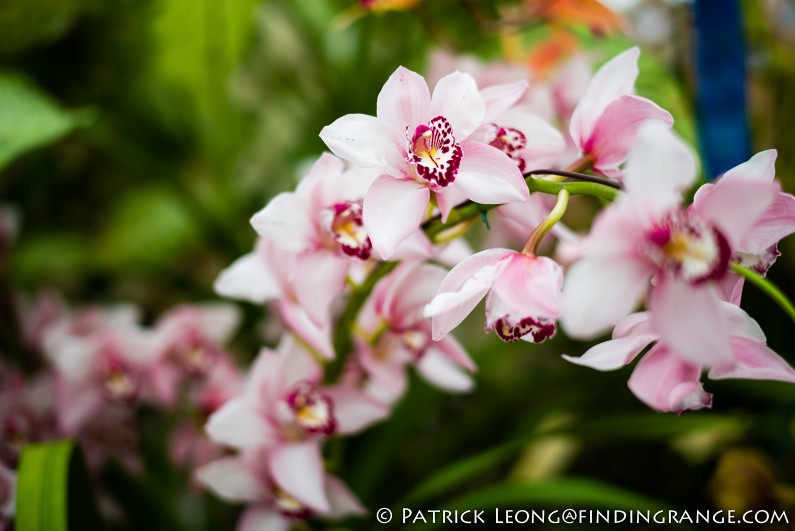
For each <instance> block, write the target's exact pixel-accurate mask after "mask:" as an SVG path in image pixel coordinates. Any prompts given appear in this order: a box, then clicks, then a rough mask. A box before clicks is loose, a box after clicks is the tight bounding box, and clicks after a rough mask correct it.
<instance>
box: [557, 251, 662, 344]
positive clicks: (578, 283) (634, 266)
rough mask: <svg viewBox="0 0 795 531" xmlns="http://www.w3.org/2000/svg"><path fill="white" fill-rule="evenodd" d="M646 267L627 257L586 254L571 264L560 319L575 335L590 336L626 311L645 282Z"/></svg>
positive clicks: (646, 282) (637, 299)
mask: <svg viewBox="0 0 795 531" xmlns="http://www.w3.org/2000/svg"><path fill="white" fill-rule="evenodd" d="M648 279H649V270H648V268H647V267H646V265H645V264H643V263H642V262H639V261H635V260H633V259H631V258H621V257H613V256H604V257H598V256H594V257H588V256H586V257H585V258H583V259H582V260H580V261H579V262H576V263H575V264H574V265H573V266H571V267H570V268H569V270H568V272H567V273H566V281H565V283H564V285H563V304H562V310H563V311H562V313H561V317H560V322H561V324H562V325H563V328H564V330H565V331H566V333H567V334H568V335H569V336H570V337H573V338H577V339H592V338H594V337H596V336H598V335H599V334H602V333H604V332H606V331H607V329H608V328H610V326H611V325H614V324H616V323H617V322H618V321H620V320H621V319H623V318H624V317H626V316H627V315H629V313H630V312H632V310H633V309H635V307H636V306H637V305H638V303H639V302H640V300H641V298H642V297H643V295H644V294H645V293H646V288H647V286H648Z"/></svg>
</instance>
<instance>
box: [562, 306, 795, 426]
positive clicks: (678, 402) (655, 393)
mask: <svg viewBox="0 0 795 531" xmlns="http://www.w3.org/2000/svg"><path fill="white" fill-rule="evenodd" d="M718 311H719V312H720V313H721V314H722V315H723V316H724V317H725V320H726V322H727V323H728V326H729V346H728V350H727V352H726V355H725V356H722V357H721V358H720V361H719V362H717V363H713V364H706V365H701V364H696V363H693V362H692V361H690V360H689V359H687V358H683V357H681V356H678V355H677V354H676V353H675V351H674V350H673V349H671V348H670V347H669V346H668V345H667V344H666V343H665V342H664V340H663V339H662V337H661V335H660V334H659V333H658V332H657V331H656V330H655V329H654V326H653V321H652V319H651V316H650V314H649V312H641V313H635V314H632V315H629V316H627V317H626V318H624V319H623V320H622V321H621V322H620V323H618V325H616V327H615V329H614V330H613V338H612V339H611V340H610V341H605V342H604V343H600V344H598V345H596V346H594V347H592V348H591V349H589V350H588V351H587V352H586V353H585V354H583V355H582V356H580V357H579V358H574V357H571V356H563V357H564V358H565V359H567V360H568V361H570V362H572V363H575V364H577V365H583V366H585V367H591V368H592V369H596V370H599V371H611V370H615V369H618V368H621V367H623V366H624V365H627V364H629V363H631V362H632V360H634V359H635V358H636V357H637V356H638V355H639V354H640V353H641V352H642V351H643V349H645V348H646V347H647V346H648V345H649V344H651V343H654V346H653V347H652V348H651V350H649V351H648V352H647V353H646V354H645V355H644V356H643V358H642V359H641V360H640V362H638V364H637V365H636V366H635V370H634V371H633V372H632V376H631V377H630V379H629V388H630V390H631V391H632V392H633V393H634V394H635V396H637V397H638V398H639V399H640V400H642V401H643V402H644V403H646V404H647V405H648V406H650V407H652V408H654V409H656V410H658V411H675V412H677V413H682V412H683V411H687V410H691V409H701V408H708V407H710V406H711V404H712V395H711V394H709V393H706V392H705V391H704V389H703V387H702V385H701V381H700V380H701V373H702V371H703V370H705V369H706V370H707V371H708V372H707V376H708V377H709V378H710V379H712V380H721V379H727V378H745V379H752V380H778V381H782V382H791V383H793V382H795V370H793V369H792V367H790V366H789V365H788V364H787V362H786V361H784V360H783V359H782V358H781V357H780V356H778V355H777V354H776V353H775V352H773V351H772V350H771V349H770V348H768V346H767V345H766V341H765V335H764V333H763V332H762V329H761V328H760V327H759V325H758V324H757V323H756V321H754V320H753V319H751V317H750V316H749V315H748V314H747V313H745V312H744V311H743V310H741V309H740V308H739V307H737V306H735V305H733V304H731V303H728V302H724V301H721V302H720V303H719V306H718Z"/></svg>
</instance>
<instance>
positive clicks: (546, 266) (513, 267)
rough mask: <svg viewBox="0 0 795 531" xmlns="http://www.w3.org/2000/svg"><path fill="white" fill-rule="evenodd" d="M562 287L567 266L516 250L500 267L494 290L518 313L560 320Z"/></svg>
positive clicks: (493, 286) (503, 301)
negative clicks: (564, 270)
mask: <svg viewBox="0 0 795 531" xmlns="http://www.w3.org/2000/svg"><path fill="white" fill-rule="evenodd" d="M562 286H563V269H562V268H561V267H560V266H559V265H558V264H557V263H556V262H555V261H554V260H552V259H550V258H547V257H543V256H542V257H529V256H527V255H524V254H521V253H514V254H513V255H511V256H510V257H509V258H508V259H507V260H506V261H505V263H504V265H503V266H502V267H501V268H500V271H499V273H498V274H497V277H496V278H495V279H494V284H493V285H492V287H491V289H492V291H493V293H494V295H496V296H497V297H499V299H500V301H501V302H502V303H503V304H505V305H507V306H508V307H509V308H510V309H511V310H512V311H513V312H515V313H518V314H520V315H522V316H532V317H535V318H542V319H557V318H558V316H559V315H560V299H561V287H562Z"/></svg>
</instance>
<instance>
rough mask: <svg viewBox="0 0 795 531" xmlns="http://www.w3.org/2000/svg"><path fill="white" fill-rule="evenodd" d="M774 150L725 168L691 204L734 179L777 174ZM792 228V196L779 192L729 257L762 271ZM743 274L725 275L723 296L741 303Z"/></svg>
mask: <svg viewBox="0 0 795 531" xmlns="http://www.w3.org/2000/svg"><path fill="white" fill-rule="evenodd" d="M776 155H777V153H776V150H775V149H769V150H767V151H762V152H761V153H757V154H756V155H754V156H753V157H751V159H750V160H748V161H747V162H744V163H742V164H740V165H739V166H737V167H735V168H732V169H731V170H729V171H727V172H726V173H725V174H723V176H721V178H720V179H718V180H717V182H715V183H714V184H712V183H708V184H705V185H704V186H702V187H701V188H699V189H698V191H697V192H696V195H695V197H694V199H693V204H694V205H696V208H698V205H700V204H701V203H702V202H704V201H709V196H710V194H713V193H716V191H717V192H718V193H720V188H721V187H723V186H726V185H727V183H728V184H731V183H732V182H733V181H735V180H746V181H749V182H758V183H769V182H772V181H773V180H774V179H775V176H776V168H775V164H776ZM793 232H795V197H793V196H792V195H791V194H787V193H784V192H779V193H778V195H777V196H776V198H775V200H774V201H773V203H772V204H771V205H770V206H769V207H768V208H767V209H766V210H765V211H764V213H763V214H762V215H761V216H760V217H759V219H757V221H756V223H754V225H753V227H752V228H751V230H750V231H748V233H747V234H746V235H745V237H744V238H743V240H742V241H740V242H739V245H738V246H737V248H736V249H735V250H734V254H733V256H732V259H733V260H734V261H735V262H738V263H740V264H742V265H744V266H746V267H749V268H751V269H753V270H755V271H756V272H757V273H759V274H760V275H763V276H764V275H765V274H766V273H767V271H768V269H770V267H771V266H772V265H773V263H774V262H775V261H776V258H778V256H779V254H780V253H779V252H778V241H779V240H781V239H782V238H785V237H786V236H789V235H790V234H792V233H793ZM743 280H744V279H743V278H740V277H736V276H733V275H730V276H727V277H726V280H725V282H723V283H722V288H723V290H724V293H725V296H726V298H727V299H728V300H730V301H732V302H733V303H735V304H739V303H740V295H741V293H742V286H743V283H744V282H743Z"/></svg>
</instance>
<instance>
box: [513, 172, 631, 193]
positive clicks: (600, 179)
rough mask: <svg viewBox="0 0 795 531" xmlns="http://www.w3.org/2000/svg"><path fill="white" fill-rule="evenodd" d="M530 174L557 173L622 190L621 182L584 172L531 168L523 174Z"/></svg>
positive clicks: (526, 175) (561, 175)
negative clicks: (531, 169)
mask: <svg viewBox="0 0 795 531" xmlns="http://www.w3.org/2000/svg"><path fill="white" fill-rule="evenodd" d="M530 175H558V176H560V177H568V178H569V179H577V180H578V181H588V182H591V183H599V184H603V185H605V186H610V187H611V188H615V189H616V190H623V189H624V187H623V186H622V185H621V183H618V182H616V181H612V180H610V179H605V178H603V177H597V176H596V175H588V174H585V173H578V172H574V171H565V170H533V171H530V172H527V173H525V174H524V176H525V177H528V176H530Z"/></svg>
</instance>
